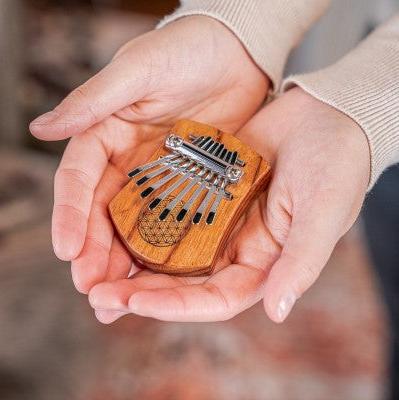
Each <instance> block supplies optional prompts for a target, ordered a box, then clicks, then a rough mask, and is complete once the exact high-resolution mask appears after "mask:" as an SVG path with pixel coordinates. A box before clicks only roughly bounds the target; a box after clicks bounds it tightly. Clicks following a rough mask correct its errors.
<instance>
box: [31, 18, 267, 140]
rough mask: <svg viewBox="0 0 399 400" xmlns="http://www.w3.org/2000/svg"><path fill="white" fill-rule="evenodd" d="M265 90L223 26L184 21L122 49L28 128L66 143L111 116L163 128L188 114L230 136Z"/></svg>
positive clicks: (256, 71)
mask: <svg viewBox="0 0 399 400" xmlns="http://www.w3.org/2000/svg"><path fill="white" fill-rule="evenodd" d="M268 87H269V80H268V78H267V76H266V75H265V74H264V73H262V71H261V70H260V69H259V68H258V67H257V66H256V64H255V63H254V62H253V60H252V59H251V57H250V56H249V54H248V53H247V52H246V50H245V49H244V47H243V46H242V44H241V42H240V41H239V39H238V38H237V37H236V36H235V35H234V34H233V33H232V32H231V31H230V30H229V29H228V28H227V27H225V26H224V25H223V24H222V23H220V22H218V21H217V20H215V19H212V18H209V17H205V16H193V17H186V18H182V19H180V20H177V21H175V22H173V23H171V24H169V25H167V26H165V27H164V28H162V29H159V30H153V31H151V32H148V33H147V34H144V35H142V36H139V37H138V38H136V39H134V40H132V41H130V42H128V43H126V44H125V45H124V46H122V48H121V49H120V50H119V51H118V52H117V53H116V55H115V57H114V58H113V60H112V61H111V62H110V63H109V64H108V65H107V66H106V67H105V68H104V69H103V70H102V71H100V72H99V73H98V74H97V75H95V76H94V77H93V78H91V79H90V80H89V81H87V82H86V83H84V84H83V85H81V86H80V87H78V88H77V89H75V90H74V91H73V92H72V93H71V94H70V95H69V96H68V97H66V99H64V100H63V101H62V102H61V104H60V105H58V106H57V107H56V108H55V109H54V110H52V111H50V112H48V113H46V114H44V115H42V116H41V117H39V118H37V119H36V120H34V121H33V122H32V123H31V124H30V130H31V132H32V134H33V135H34V136H36V137H38V138H39V139H43V140H59V139H65V138H68V137H70V136H74V135H76V134H79V133H82V132H84V131H85V130H86V129H88V128H89V127H91V126H92V125H94V124H95V123H98V122H100V121H103V120H104V119H105V118H106V117H108V116H110V115H111V114H115V115H117V116H118V117H120V118H121V119H123V120H126V121H129V122H135V123H146V124H148V123H151V124H162V125H169V124H172V123H173V122H174V121H175V120H176V118H189V119H190V118H193V117H194V116H195V118H196V119H197V120H200V121H201V120H206V121H209V122H212V123H214V124H218V125H219V127H220V128H223V129H225V130H227V131H233V132H235V131H236V130H237V129H238V128H239V127H241V126H242V125H243V124H244V123H245V122H246V121H247V120H248V119H249V118H250V117H251V116H252V115H253V114H254V112H255V111H256V110H257V108H258V107H259V105H260V104H261V103H262V101H263V100H264V99H265V96H266V94H267V91H268Z"/></svg>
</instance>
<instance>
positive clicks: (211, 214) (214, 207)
mask: <svg viewBox="0 0 399 400" xmlns="http://www.w3.org/2000/svg"><path fill="white" fill-rule="evenodd" d="M225 186H226V181H225V180H223V182H222V184H221V186H220V187H219V189H218V192H217V195H216V198H215V201H214V202H213V203H212V205H211V208H210V209H209V212H208V216H207V217H206V223H207V225H211V224H212V223H213V221H214V220H215V216H216V211H217V209H218V207H219V204H220V202H221V201H222V198H223V195H224V188H225Z"/></svg>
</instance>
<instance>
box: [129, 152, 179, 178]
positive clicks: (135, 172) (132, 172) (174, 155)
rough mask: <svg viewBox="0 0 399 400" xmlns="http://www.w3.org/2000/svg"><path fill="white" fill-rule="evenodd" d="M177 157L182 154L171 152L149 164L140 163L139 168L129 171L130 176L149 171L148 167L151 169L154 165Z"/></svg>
mask: <svg viewBox="0 0 399 400" xmlns="http://www.w3.org/2000/svg"><path fill="white" fill-rule="evenodd" d="M177 157H179V158H181V156H180V155H178V154H169V155H167V156H165V157H161V158H159V159H158V160H155V161H151V162H149V163H147V164H144V165H140V166H139V167H137V168H135V169H133V170H132V171H130V172H129V173H128V176H129V177H130V178H133V177H134V176H135V175H138V174H139V173H140V172H144V171H147V170H148V169H150V168H152V167H156V166H157V165H159V164H162V163H164V162H165V161H171V160H173V159H175V158H177Z"/></svg>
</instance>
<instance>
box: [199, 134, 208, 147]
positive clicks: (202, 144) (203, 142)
mask: <svg viewBox="0 0 399 400" xmlns="http://www.w3.org/2000/svg"><path fill="white" fill-rule="evenodd" d="M210 140H211V137H210V136H206V137H205V138H204V139H203V140H202V141H201V142H200V143H198V147H201V148H202V147H204V146H205V145H206V144H207V143H208V142H209V141H210Z"/></svg>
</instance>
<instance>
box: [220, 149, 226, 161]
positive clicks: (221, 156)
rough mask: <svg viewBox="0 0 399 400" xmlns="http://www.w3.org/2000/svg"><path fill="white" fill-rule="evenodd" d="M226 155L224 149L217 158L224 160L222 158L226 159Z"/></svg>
mask: <svg viewBox="0 0 399 400" xmlns="http://www.w3.org/2000/svg"><path fill="white" fill-rule="evenodd" d="M226 154H227V149H226V148H224V149H223V151H222V152H221V153H220V156H219V157H220V158H221V159H222V160H224V158H225V157H226Z"/></svg>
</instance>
